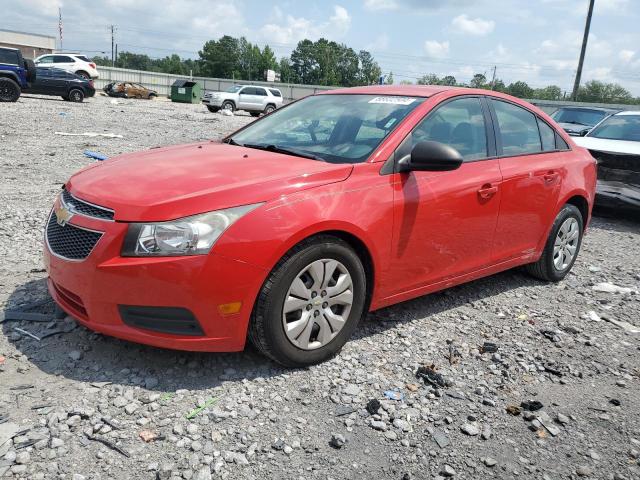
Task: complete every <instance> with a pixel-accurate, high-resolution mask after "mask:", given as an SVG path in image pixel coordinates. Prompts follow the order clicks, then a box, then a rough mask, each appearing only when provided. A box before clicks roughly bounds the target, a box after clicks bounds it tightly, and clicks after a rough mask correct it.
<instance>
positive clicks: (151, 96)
mask: <svg viewBox="0 0 640 480" xmlns="http://www.w3.org/2000/svg"><path fill="white" fill-rule="evenodd" d="M157 96H158V95H156V94H155V93H150V94H149V97H148V98H149V100H153V99H154V98H156V97H157Z"/></svg>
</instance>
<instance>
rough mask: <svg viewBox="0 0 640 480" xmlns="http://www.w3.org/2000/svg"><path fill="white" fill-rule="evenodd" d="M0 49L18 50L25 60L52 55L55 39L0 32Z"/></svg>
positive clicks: (5, 31)
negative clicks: (46, 54)
mask: <svg viewBox="0 0 640 480" xmlns="http://www.w3.org/2000/svg"><path fill="white" fill-rule="evenodd" d="M0 47H9V48H19V49H20V51H21V52H22V56H23V57H25V58H31V59H33V58H36V57H37V56H39V55H43V54H45V53H52V52H53V50H54V49H55V48H56V37H51V36H49V35H39V34H34V33H26V32H14V31H13V30H0Z"/></svg>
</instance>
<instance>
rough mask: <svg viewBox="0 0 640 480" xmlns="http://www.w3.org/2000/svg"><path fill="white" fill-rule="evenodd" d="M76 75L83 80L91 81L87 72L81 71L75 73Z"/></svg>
mask: <svg viewBox="0 0 640 480" xmlns="http://www.w3.org/2000/svg"><path fill="white" fill-rule="evenodd" d="M76 75H80V76H81V77H82V78H85V79H87V80H91V76H90V75H89V74H88V73H87V72H85V71H83V70H80V71H78V72H76Z"/></svg>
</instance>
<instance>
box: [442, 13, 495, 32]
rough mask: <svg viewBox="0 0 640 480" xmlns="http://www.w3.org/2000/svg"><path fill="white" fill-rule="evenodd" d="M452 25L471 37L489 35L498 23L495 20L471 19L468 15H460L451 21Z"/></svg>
mask: <svg viewBox="0 0 640 480" xmlns="http://www.w3.org/2000/svg"><path fill="white" fill-rule="evenodd" d="M451 25H453V27H454V28H455V29H456V30H457V31H459V32H461V33H468V34H469V35H479V36H481V35H487V34H489V33H491V32H493V29H494V28H495V26H496V23H495V22H494V21H493V20H485V19H483V18H469V16H468V15H466V14H463V15H458V16H457V17H456V18H454V19H453V20H452V21H451Z"/></svg>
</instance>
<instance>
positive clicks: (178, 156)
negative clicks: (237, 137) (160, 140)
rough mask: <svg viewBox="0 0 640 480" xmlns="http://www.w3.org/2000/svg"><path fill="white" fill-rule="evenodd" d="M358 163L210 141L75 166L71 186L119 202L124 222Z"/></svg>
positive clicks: (323, 178)
mask: <svg viewBox="0 0 640 480" xmlns="http://www.w3.org/2000/svg"><path fill="white" fill-rule="evenodd" d="M352 170H353V166H352V165H349V164H331V163H325V162H321V161H317V160H310V159H306V158H300V157H295V156H291V155H283V154H280V153H273V152H267V151H263V150H256V149H250V148H245V147H239V146H233V145H227V144H222V143H213V142H206V143H197V144H192V145H181V146H174V147H166V148H158V149H151V150H148V151H145V152H137V153H131V154H125V155H120V156H118V157H114V158H112V159H109V160H106V161H104V162H100V163H96V164H94V165H92V166H90V167H88V168H86V169H84V170H81V171H80V172H78V173H76V174H75V175H74V176H72V177H71V178H70V179H69V181H68V182H67V185H66V188H67V189H68V190H69V192H70V193H71V194H73V195H75V196H76V197H78V198H80V199H82V200H86V201H88V202H90V203H94V204H96V205H101V206H104V207H107V208H111V209H113V210H114V211H115V215H114V219H115V220H117V221H164V220H172V219H175V218H180V217H186V216H189V215H194V214H197V213H202V212H206V211H211V210H218V209H222V208H229V207H235V206H239V205H249V204H253V203H258V202H265V201H269V200H271V199H274V198H277V197H280V196H286V195H289V194H292V193H295V192H298V191H300V190H305V189H309V188H313V187H317V186H320V185H325V184H328V183H334V182H340V181H343V180H346V179H347V178H348V177H349V175H350V173H351V171H352Z"/></svg>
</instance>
